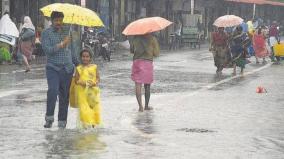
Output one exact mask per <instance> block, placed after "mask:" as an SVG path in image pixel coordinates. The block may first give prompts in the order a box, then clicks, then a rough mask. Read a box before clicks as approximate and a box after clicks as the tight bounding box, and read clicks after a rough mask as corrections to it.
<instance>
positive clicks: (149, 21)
mask: <svg viewBox="0 0 284 159" xmlns="http://www.w3.org/2000/svg"><path fill="white" fill-rule="evenodd" d="M171 24H172V22H170V21H168V20H167V19H165V18H162V17H149V18H142V19H138V20H136V21H134V22H132V23H130V24H129V25H127V27H126V28H125V29H124V30H123V32H122V34H124V35H144V34H147V33H152V32H155V31H159V30H162V29H165V28H166V27H167V26H169V25H171Z"/></svg>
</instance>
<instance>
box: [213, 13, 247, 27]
mask: <svg viewBox="0 0 284 159" xmlns="http://www.w3.org/2000/svg"><path fill="white" fill-rule="evenodd" d="M243 21H244V20H243V19H242V18H240V17H238V16H235V15H224V16H222V17H219V18H217V19H216V20H215V22H214V23H213V25H215V26H217V27H233V26H237V25H240V24H242V23H243Z"/></svg>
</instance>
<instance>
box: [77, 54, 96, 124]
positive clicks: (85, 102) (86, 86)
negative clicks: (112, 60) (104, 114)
mask: <svg viewBox="0 0 284 159" xmlns="http://www.w3.org/2000/svg"><path fill="white" fill-rule="evenodd" d="M80 58H81V61H82V64H81V65H79V66H77V67H76V71H75V94H76V96H75V98H76V102H77V104H78V108H79V114H80V115H79V116H80V122H81V125H82V127H83V128H87V127H95V126H97V125H99V124H101V105H100V89H99V87H98V83H99V81H100V76H99V71H98V69H97V65H95V64H91V59H92V54H91V52H90V51H89V50H82V51H81V52H80Z"/></svg>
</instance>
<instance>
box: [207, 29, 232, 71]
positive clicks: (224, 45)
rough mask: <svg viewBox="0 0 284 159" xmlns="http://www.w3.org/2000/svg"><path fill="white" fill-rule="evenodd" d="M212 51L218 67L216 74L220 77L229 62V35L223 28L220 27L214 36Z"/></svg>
mask: <svg viewBox="0 0 284 159" xmlns="http://www.w3.org/2000/svg"><path fill="white" fill-rule="evenodd" d="M212 37H213V40H212V43H211V47H212V48H211V51H212V53H213V57H214V64H215V66H216V67H217V70H216V74H217V75H220V74H221V73H222V70H223V68H224V67H225V66H226V64H227V62H228V54H229V53H228V51H229V49H228V35H227V34H226V33H225V32H224V28H223V27H219V28H218V31H217V32H214V33H213V34H212Z"/></svg>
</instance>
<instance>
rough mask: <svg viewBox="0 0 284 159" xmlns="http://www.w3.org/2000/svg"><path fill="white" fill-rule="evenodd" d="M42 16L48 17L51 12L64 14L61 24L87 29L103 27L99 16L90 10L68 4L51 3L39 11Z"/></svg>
mask: <svg viewBox="0 0 284 159" xmlns="http://www.w3.org/2000/svg"><path fill="white" fill-rule="evenodd" d="M40 10H41V12H42V13H43V15H44V16H47V17H50V16H51V13H52V12H53V11H57V12H62V13H63V14H64V19H63V23H68V24H78V25H83V26H88V27H94V26H104V24H103V22H102V20H101V19H100V18H99V16H98V15H97V14H96V13H95V12H94V11H92V10H90V9H87V8H83V7H81V6H78V5H73V4H69V3H53V4H50V5H47V6H45V7H43V8H41V9H40Z"/></svg>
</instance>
